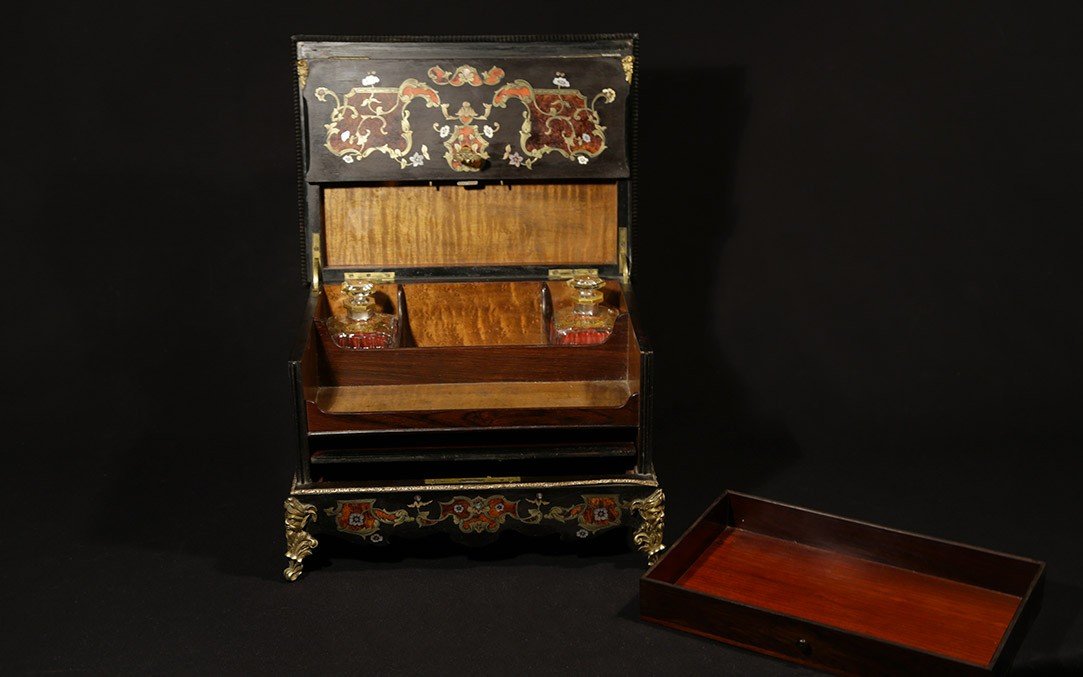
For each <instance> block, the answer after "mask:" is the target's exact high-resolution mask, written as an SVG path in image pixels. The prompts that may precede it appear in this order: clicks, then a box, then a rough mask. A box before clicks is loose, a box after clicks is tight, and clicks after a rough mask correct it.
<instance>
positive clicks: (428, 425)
mask: <svg viewBox="0 0 1083 677" xmlns="http://www.w3.org/2000/svg"><path fill="white" fill-rule="evenodd" d="M639 397H640V396H639V395H638V394H632V396H631V397H629V398H628V403H627V404H625V405H624V406H623V407H618V408H612V407H588V408H572V409H552V408H549V407H543V408H535V409H478V410H469V409H457V410H449V411H406V412H370V413H365V414H325V413H323V412H322V411H320V408H319V407H318V406H316V403H315V402H306V403H305V412H306V420H307V421H308V432H309V433H315V434H320V433H342V432H367V431H381V432H411V431H417V430H469V429H495V428H575V427H589V428H599V427H628V426H636V425H638V424H639Z"/></svg>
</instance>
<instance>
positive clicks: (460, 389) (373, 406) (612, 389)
mask: <svg viewBox="0 0 1083 677" xmlns="http://www.w3.org/2000/svg"><path fill="white" fill-rule="evenodd" d="M630 396H631V391H630V386H629V383H628V382H627V381H624V380H620V381H541V382H537V381H533V382H517V381H509V382H496V383H492V382H489V383H414V384H408V385H383V386H346V387H339V388H320V389H319V392H318V393H317V395H316V406H318V407H319V408H320V411H323V412H324V413H327V414H356V413H363V412H387V411H449V410H455V409H537V408H541V407H548V408H553V409H567V408H576V407H623V406H624V404H625V403H626V402H627V401H628V398H629V397H630Z"/></svg>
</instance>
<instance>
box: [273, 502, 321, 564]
mask: <svg viewBox="0 0 1083 677" xmlns="http://www.w3.org/2000/svg"><path fill="white" fill-rule="evenodd" d="M284 507H285V509H286V559H288V560H289V565H288V566H287V567H286V569H285V570H284V571H283V572H282V575H283V576H285V577H286V580H289V581H296V580H297V578H298V577H299V576H300V575H301V562H302V560H304V558H306V557H308V556H309V555H311V554H312V551H313V550H315V549H316V546H317V545H319V541H317V540H316V539H315V538H312V536H311V535H310V534H309V533H308V532H307V531H305V527H306V526H307V525H308V520H309V519H311V520H312V521H313V522H315V521H316V506H314V505H310V504H308V503H302V502H300V501H298V500H297V499H296V498H294V497H293V496H290V497H289V498H287V499H286V502H285V505H284Z"/></svg>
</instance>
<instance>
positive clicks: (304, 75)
mask: <svg viewBox="0 0 1083 677" xmlns="http://www.w3.org/2000/svg"><path fill="white" fill-rule="evenodd" d="M307 82H308V61H306V60H305V59H298V60H297V84H298V85H300V86H301V91H302V92H303V91H305V84H306V83H307Z"/></svg>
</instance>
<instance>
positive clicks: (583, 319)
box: [549, 275, 618, 346]
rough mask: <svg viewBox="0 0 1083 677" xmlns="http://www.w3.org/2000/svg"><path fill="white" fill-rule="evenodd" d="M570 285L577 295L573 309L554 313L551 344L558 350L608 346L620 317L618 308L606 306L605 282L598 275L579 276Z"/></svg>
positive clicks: (572, 305)
mask: <svg viewBox="0 0 1083 677" xmlns="http://www.w3.org/2000/svg"><path fill="white" fill-rule="evenodd" d="M567 284H568V286H569V287H571V288H572V289H574V290H575V292H576V294H575V297H574V299H573V302H572V304H571V305H565V306H564V307H561V308H558V309H556V310H555V311H554V312H553V323H552V329H551V332H550V337H549V342H550V343H552V344H553V345H558V346H591V345H597V344H599V343H605V342H606V340H607V339H608V338H609V335H610V334H612V333H613V322H614V321H615V320H616V319H617V315H618V313H617V310H616V309H615V308H611V307H609V306H607V305H605V304H604V303H602V298H603V295H602V288H603V287H605V280H603V279H602V278H600V277H598V276H597V275H577V276H575V277H573V278H572V279H570V280H568V282H567Z"/></svg>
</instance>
